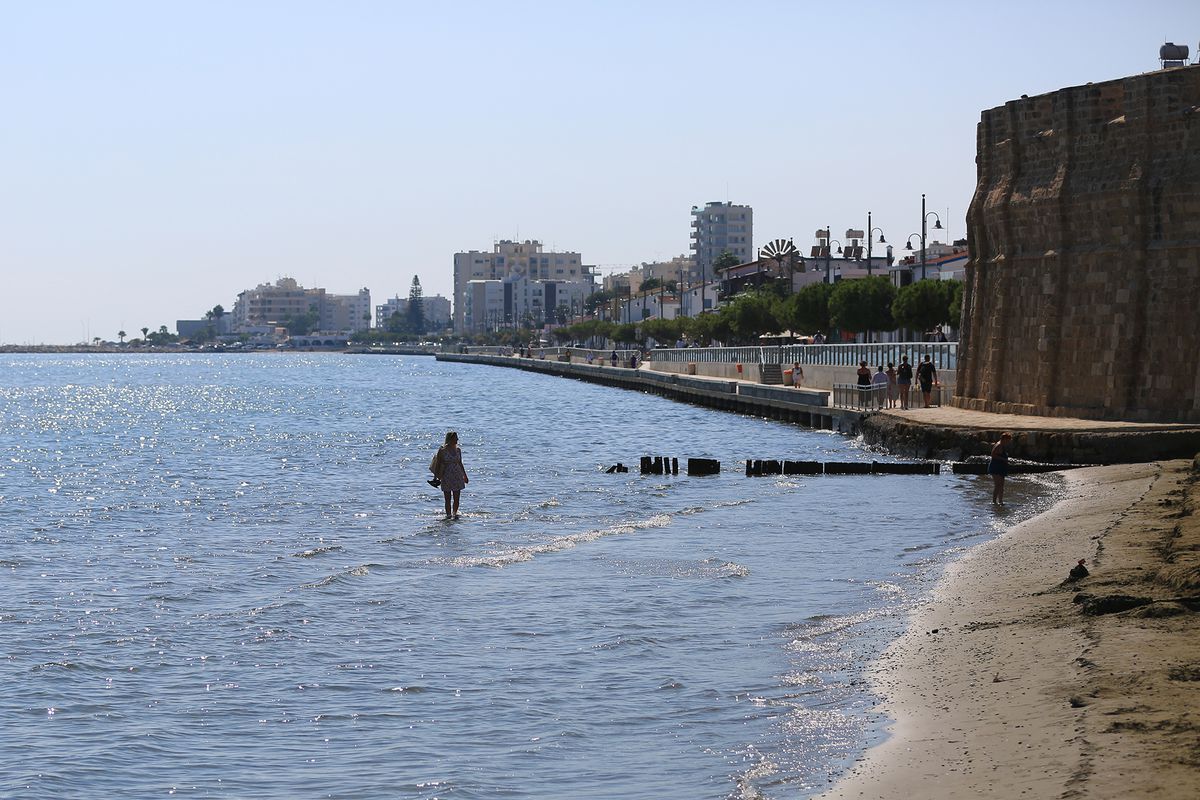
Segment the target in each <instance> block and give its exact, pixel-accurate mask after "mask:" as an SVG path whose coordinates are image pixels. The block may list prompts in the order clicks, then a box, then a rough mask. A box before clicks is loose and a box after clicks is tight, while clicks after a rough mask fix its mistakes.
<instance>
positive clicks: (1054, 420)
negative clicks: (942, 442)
mask: <svg viewBox="0 0 1200 800" xmlns="http://www.w3.org/2000/svg"><path fill="white" fill-rule="evenodd" d="M875 413H877V414H879V415H880V416H887V417H894V418H896V419H899V420H904V421H905V422H913V423H918V424H922V425H938V426H942V427H947V428H973V429H986V430H1007V431H1070V432H1084V431H1094V432H1098V433H1118V432H1130V433H1139V432H1141V433H1148V432H1151V431H1171V430H1176V431H1179V430H1200V426H1197V425H1193V424H1189V423H1176V424H1171V423H1161V422H1125V421H1120V420H1096V419H1079V418H1077V417H1035V416H1030V415H1025V414H993V413H991V412H988V411H972V410H970V409H965V408H955V407H954V406H938V407H935V408H909V409H908V410H906V411H901V410H900V409H897V408H892V409H884V410H883V411H878V412H875Z"/></svg>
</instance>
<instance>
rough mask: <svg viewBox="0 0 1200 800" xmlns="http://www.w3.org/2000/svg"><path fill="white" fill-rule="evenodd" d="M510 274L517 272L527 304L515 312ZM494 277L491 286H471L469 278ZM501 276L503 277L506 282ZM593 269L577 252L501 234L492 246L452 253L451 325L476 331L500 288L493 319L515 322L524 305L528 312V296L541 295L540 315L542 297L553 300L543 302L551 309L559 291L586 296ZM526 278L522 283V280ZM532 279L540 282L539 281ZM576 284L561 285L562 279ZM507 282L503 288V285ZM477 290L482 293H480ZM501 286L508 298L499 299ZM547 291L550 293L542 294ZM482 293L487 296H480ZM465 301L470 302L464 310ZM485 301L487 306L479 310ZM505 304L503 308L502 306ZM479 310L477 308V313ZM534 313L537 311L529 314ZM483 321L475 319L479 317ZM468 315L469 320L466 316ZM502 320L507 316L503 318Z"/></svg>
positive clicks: (486, 324) (482, 325)
mask: <svg viewBox="0 0 1200 800" xmlns="http://www.w3.org/2000/svg"><path fill="white" fill-rule="evenodd" d="M510 278H514V279H515V278H520V279H522V280H523V281H524V282H525V283H520V282H518V283H519V286H520V291H521V293H522V296H524V295H525V294H526V293H528V294H529V297H530V301H529V302H530V306H528V307H522V310H521V312H520V313H519V314H517V315H516V316H505V314H510V315H511V314H512V313H513V309H515V308H517V307H518V306H519V305H520V301H519V300H518V299H514V298H513V295H512V292H513V291H514V285H516V284H514V283H513V282H512V281H509V279H510ZM480 281H482V282H491V281H499V283H498V284H496V286H493V287H490V288H484V289H481V288H479V287H473V286H472V284H473V283H475V282H480ZM506 281H507V282H508V283H506ZM593 281H594V278H593V270H592V269H591V268H590V267H587V266H584V264H583V259H582V258H581V256H580V255H579V253H574V252H546V251H545V250H543V248H542V243H541V242H539V241H536V240H526V241H523V242H514V241H510V240H507V239H505V240H502V241H499V242H496V243H495V244H494V245H493V246H492V250H491V252H484V251H480V250H470V251H466V252H460V253H455V254H454V297H453V301H454V303H453V306H454V309H453V310H454V330H455V332H456V333H459V334H463V333H477V332H480V331H483V330H487V329H488V327H489V326H490V325H491V324H492V322H491V320H492V319H493V318H492V317H491V316H489V315H490V314H492V313H493V312H495V311H496V309H495V308H492V306H491V305H490V304H492V303H493V302H494V301H495V294H496V292H499V293H500V295H499V296H500V298H501V300H500V302H501V306H500V308H501V311H500V312H498V313H500V314H501V316H500V318H499V319H500V322H499V323H498V324H509V325H511V324H516V323H517V322H518V321H519V318H520V316H521V315H522V314H524V312H525V311H529V312H531V313H532V312H533V311H534V309H533V308H532V298H533V297H534V296H540V297H541V303H542V305H541V307H540V315H541V317H542V318H545V316H546V313H545V309H546V308H547V306H546V305H545V303H547V302H551V300H552V301H553V304H552V305H550V306H549V308H550V309H553V308H555V307H556V306H557V304H558V298H559V295H560V293H565V294H566V295H571V296H575V295H580V294H581V295H582V296H584V297H586V296H587V295H588V294H590V293H591V292H592V291H593V285H594V284H593ZM526 283H527V284H528V285H526ZM536 284H542V285H541V286H540V288H539V287H537V286H535V285H536ZM573 284H578V286H572V287H570V288H567V286H566V285H573ZM506 285H507V286H508V288H507V289H506V288H504V287H505V286H506ZM481 292H482V294H480V293H481ZM505 292H507V293H508V296H509V298H510V299H509V301H507V304H505V301H504V300H503V297H504V293H505ZM548 295H549V296H550V298H549V299H548ZM485 298H492V299H490V300H485ZM468 307H470V308H471V311H470V313H468ZM484 307H487V308H488V309H489V310H487V311H483V310H482V309H483V308H484ZM504 308H507V309H508V311H507V312H505V311H503V309H504ZM480 314H483V316H482V317H481V316H480ZM534 316H535V318H536V317H537V316H538V315H537V314H535V315H534ZM481 319H482V320H487V322H482V323H481V322H480V320H481ZM469 320H470V321H469ZM505 320H507V322H505Z"/></svg>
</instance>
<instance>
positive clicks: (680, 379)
mask: <svg viewBox="0 0 1200 800" xmlns="http://www.w3.org/2000/svg"><path fill="white" fill-rule="evenodd" d="M437 359H438V360H439V361H454V362H460V363H467V364H488V365H491V366H496V367H509V368H512V369H523V370H526V371H528V372H540V373H543V374H546V375H558V376H559V377H563V378H574V379H575V380H581V381H588V382H589V383H601V384H605V385H607V386H618V387H620V388H622V389H633V390H635V391H641V392H652V393H654V394H658V395H662V396H663V397H669V398H671V399H673V400H681V401H683V402H685V403H695V404H696V405H701V406H708V407H709V408H717V409H720V410H722V411H733V412H737V413H741V414H753V415H755V416H760V417H766V418H768V419H777V420H782V421H785V422H792V423H795V424H797V425H804V426H805V427H809V428H816V429H818V430H833V431H837V432H838V433H847V434H857V433H858V431H859V425H860V423H861V422H862V418H863V413H862V412H861V411H854V410H851V409H840V408H832V407H831V406H830V405H829V392H827V391H821V390H817V389H793V388H791V387H788V386H767V385H764V384H758V383H747V382H744V381H736V380H724V379H720V378H708V377H699V376H694V375H679V374H676V373H671V372H655V371H654V370H649V369H631V368H629V367H613V366H607V365H603V364H600V363H596V364H574V363H569V362H565V361H555V360H549V359H546V360H543V359H536V358H518V357H514V356H496V355H476V354H463V353H438V355H437Z"/></svg>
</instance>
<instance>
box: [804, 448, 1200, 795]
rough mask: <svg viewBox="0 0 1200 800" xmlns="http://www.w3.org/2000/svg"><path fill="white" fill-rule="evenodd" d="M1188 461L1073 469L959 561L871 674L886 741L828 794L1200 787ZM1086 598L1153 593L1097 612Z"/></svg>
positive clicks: (1193, 503) (1196, 524)
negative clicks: (1055, 498)
mask: <svg viewBox="0 0 1200 800" xmlns="http://www.w3.org/2000/svg"><path fill="white" fill-rule="evenodd" d="M1198 460H1200V457H1198ZM1193 467H1194V465H1193V462H1190V461H1171V462H1162V463H1155V464H1133V465H1121V466H1112V467H1096V468H1090V469H1086V470H1078V471H1074V472H1071V473H1068V484H1067V490H1066V491H1067V497H1066V499H1064V500H1063V501H1062V502H1060V503H1058V504H1056V505H1055V506H1054V507H1053V508H1052V509H1051V510H1049V511H1047V512H1046V513H1044V514H1042V515H1040V516H1038V517H1036V518H1034V519H1032V520H1029V521H1028V522H1026V523H1023V524H1021V525H1018V526H1017V527H1015V528H1013V529H1011V530H1009V531H1008V532H1006V533H1005V534H1004V535H1002V536H1000V537H998V538H997V539H994V540H992V541H989V542H987V543H985V544H982V545H980V546H979V547H977V548H975V549H974V550H972V551H971V552H970V553H969V554H968V555H967V556H966V557H965V558H964V559H962V560H960V561H958V562H956V563H954V564H953V565H951V567H950V568H949V569H948V570H947V573H946V576H945V577H944V579H943V580H942V582H941V583H940V584H939V587H938V589H937V590H936V591H935V594H934V596H933V598H932V599H931V600H930V602H929V603H928V604H926V605H925V606H923V607H922V608H921V609H920V610H919V611H918V612H917V613H916V614H915V615H914V619H913V623H912V626H911V627H910V629H909V631H908V633H907V634H906V635H905V636H904V637H902V638H901V639H900V640H898V641H897V642H896V643H895V644H894V645H892V646H891V647H890V648H889V649H888V650H887V652H886V653H885V655H884V656H883V658H882V659H881V660H880V661H879V662H878V663H877V664H876V665H875V666H873V667H872V669H871V680H872V682H873V684H874V685H875V688H876V690H877V691H878V692H879V693H880V694H881V695H882V696H883V697H884V698H885V700H884V704H883V708H884V711H885V712H886V713H887V714H888V716H889V717H890V718H891V719H893V720H895V722H894V724H893V725H891V726H890V730H891V734H892V735H891V736H890V737H889V738H888V739H887V740H886V741H885V742H884V743H883V744H881V745H879V746H878V747H876V748H874V749H872V750H870V751H868V752H867V753H866V754H865V755H864V756H863V758H862V759H861V760H860V761H859V762H858V763H856V764H855V766H854V767H853V768H852V769H851V771H850V772H849V773H848V774H847V775H846V776H844V777H843V778H842V779H841V780H840V781H839V782H838V783H837V784H836V785H835V786H834V787H833V789H831V790H830V791H828V792H826V793H825V794H823V795H821V798H823V800H832V799H833V798H976V797H990V798H1019V797H1028V798H1136V797H1153V798H1181V799H1182V798H1188V799H1189V800H1190V799H1191V798H1197V797H1200V629H1198V626H1197V621H1198V619H1200V617H1198V615H1197V613H1195V612H1196V611H1198V610H1200V513H1197V514H1196V515H1195V516H1193V510H1194V509H1197V507H1198V506H1200V502H1198V501H1200V491H1198V489H1200V484H1197V480H1198V479H1200V472H1197V471H1196V469H1193ZM1198 510H1200V509H1198ZM1080 558H1086V559H1087V564H1088V567H1089V569H1090V570H1091V575H1090V576H1089V577H1087V578H1084V579H1083V580H1081V581H1079V582H1077V583H1071V584H1066V585H1064V584H1063V580H1064V578H1066V577H1067V574H1068V572H1069V570H1070V568H1071V567H1072V566H1073V565H1074V564H1075V562H1076V561H1078V560H1079V559H1080ZM1081 593H1084V594H1088V595H1092V596H1095V597H1108V596H1112V595H1128V596H1133V597H1137V598H1142V599H1143V600H1146V601H1148V600H1153V601H1155V602H1152V603H1148V604H1146V605H1142V606H1140V607H1137V608H1133V609H1130V610H1125V611H1121V612H1119V613H1106V614H1097V615H1093V614H1085V613H1084V611H1083V609H1084V608H1085V604H1082V603H1077V602H1073V601H1074V600H1076V599H1077V595H1079V594H1081ZM1180 598H1183V599H1184V600H1185V602H1179V599H1180ZM1173 601H1174V602H1173ZM1138 602H1141V601H1138Z"/></svg>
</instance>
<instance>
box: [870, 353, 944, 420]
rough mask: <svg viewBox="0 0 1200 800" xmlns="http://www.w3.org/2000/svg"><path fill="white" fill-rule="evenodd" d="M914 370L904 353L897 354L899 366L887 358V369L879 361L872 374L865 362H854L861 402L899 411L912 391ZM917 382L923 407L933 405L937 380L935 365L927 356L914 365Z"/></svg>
mask: <svg viewBox="0 0 1200 800" xmlns="http://www.w3.org/2000/svg"><path fill="white" fill-rule="evenodd" d="M913 375H914V370H913V367H912V364H909V363H908V356H901V357H900V366H899V367H897V366H896V365H895V363H893V362H891V361H889V362H888V365H887V369H884V368H883V365H882V364H880V365H879V366H878V368H877V369H876V371H875V373H874V374H872V373H871V368H870V367H869V366H867V362H866V361H860V362H859V363H858V389H859V392H860V393H861V394H862V396H863V405H878V406H879V407H880V408H896V406H897V404H898V405H899V406H900V408H901V409H902V410H907V409H908V407H909V395H910V393H911V392H912V383H913ZM915 375H916V379H917V383H918V384H919V385H920V387H921V398H922V400H923V401H924V407H925V408H932V407H933V387H934V386H935V385H937V383H938V375H937V368H936V367H935V366H934V365H933V361H931V360H930V358H929V356H925V358H924V360H922V361H921V363H920V364H918V365H917V368H916V370H915Z"/></svg>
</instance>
